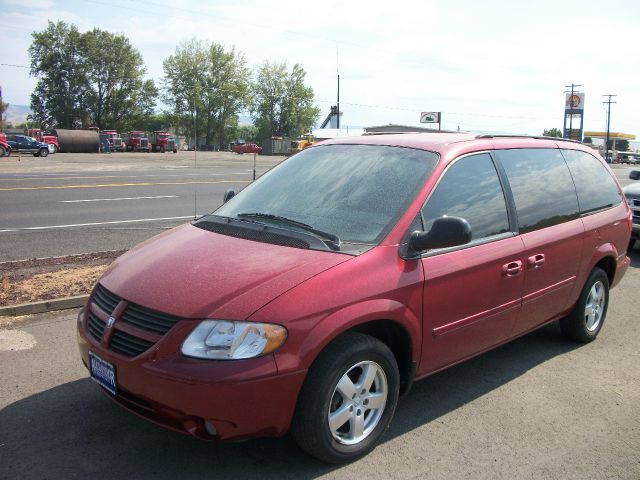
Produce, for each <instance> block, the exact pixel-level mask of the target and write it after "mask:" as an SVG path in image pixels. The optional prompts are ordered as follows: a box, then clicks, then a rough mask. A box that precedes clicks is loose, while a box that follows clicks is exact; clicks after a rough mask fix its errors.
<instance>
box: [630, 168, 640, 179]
mask: <svg viewBox="0 0 640 480" xmlns="http://www.w3.org/2000/svg"><path fill="white" fill-rule="evenodd" d="M629 178H630V179H631V180H640V170H631V172H630V173H629Z"/></svg>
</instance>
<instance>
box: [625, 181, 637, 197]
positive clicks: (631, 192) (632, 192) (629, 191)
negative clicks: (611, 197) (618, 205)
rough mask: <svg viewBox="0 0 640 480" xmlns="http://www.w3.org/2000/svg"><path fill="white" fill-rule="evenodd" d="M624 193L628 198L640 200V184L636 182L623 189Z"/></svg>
mask: <svg viewBox="0 0 640 480" xmlns="http://www.w3.org/2000/svg"><path fill="white" fill-rule="evenodd" d="M622 191H623V192H624V194H625V195H626V196H631V197H634V198H640V182H635V183H632V184H630V185H627V186H626V187H624V188H623V189H622Z"/></svg>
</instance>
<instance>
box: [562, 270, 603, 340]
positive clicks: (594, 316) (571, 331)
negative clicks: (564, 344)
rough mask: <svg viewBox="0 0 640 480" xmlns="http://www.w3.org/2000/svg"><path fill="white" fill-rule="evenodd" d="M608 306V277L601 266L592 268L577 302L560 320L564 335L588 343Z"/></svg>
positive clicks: (593, 338) (601, 322)
mask: <svg viewBox="0 0 640 480" xmlns="http://www.w3.org/2000/svg"><path fill="white" fill-rule="evenodd" d="M608 306H609V278H608V277H607V274H606V273H605V272H604V270H602V269H601V268H598V267H596V268H594V269H593V271H592V272H591V275H589V278H588V279H587V282H586V283H585V284H584V287H583V289H582V293H581V294H580V298H579V299H578V303H577V304H576V306H575V307H574V309H573V311H572V312H571V313H570V314H569V316H567V317H565V318H563V319H562V320H560V328H561V330H562V333H563V334H564V336H565V337H567V338H569V339H571V340H575V341H576V342H583V343H588V342H591V341H593V340H595V339H596V337H597V336H598V333H600V330H601V329H602V324H603V323H604V319H605V317H606V316H607V307H608Z"/></svg>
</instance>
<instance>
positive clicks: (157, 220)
mask: <svg viewBox="0 0 640 480" xmlns="http://www.w3.org/2000/svg"><path fill="white" fill-rule="evenodd" d="M185 218H193V215H186V216H184V217H164V218H140V219H138V220H118V221H115V222H95V223H76V224H72V225H49V226H47V227H25V228H6V229H3V230H0V233H5V232H20V231H23V230H50V229H53V228H72V227H94V226H96V225H117V224H119V223H136V222H159V221H162V220H184V219H185Z"/></svg>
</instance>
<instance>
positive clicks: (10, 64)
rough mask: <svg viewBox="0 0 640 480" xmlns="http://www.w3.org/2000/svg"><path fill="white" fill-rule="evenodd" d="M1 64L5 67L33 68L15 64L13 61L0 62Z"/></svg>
mask: <svg viewBox="0 0 640 480" xmlns="http://www.w3.org/2000/svg"><path fill="white" fill-rule="evenodd" d="M0 65H2V66H3V67H16V68H31V67H27V66H26V65H14V64H12V63H0Z"/></svg>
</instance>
